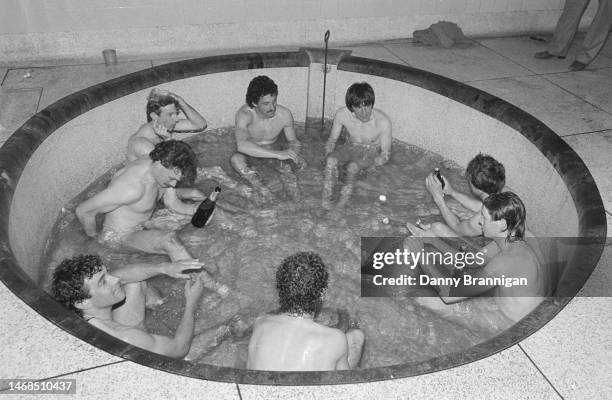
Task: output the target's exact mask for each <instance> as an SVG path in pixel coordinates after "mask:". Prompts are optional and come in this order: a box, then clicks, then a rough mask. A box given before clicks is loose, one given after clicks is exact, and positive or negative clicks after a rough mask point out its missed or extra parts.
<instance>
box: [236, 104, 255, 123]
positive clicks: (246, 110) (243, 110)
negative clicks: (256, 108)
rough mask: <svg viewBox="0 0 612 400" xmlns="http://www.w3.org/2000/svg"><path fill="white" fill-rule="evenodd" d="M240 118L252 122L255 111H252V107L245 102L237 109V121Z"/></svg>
mask: <svg viewBox="0 0 612 400" xmlns="http://www.w3.org/2000/svg"><path fill="white" fill-rule="evenodd" d="M238 119H240V120H246V121H248V122H250V121H251V120H252V119H253V113H252V112H251V107H249V105H248V104H243V105H242V106H240V108H239V109H238V110H237V111H236V121H238Z"/></svg>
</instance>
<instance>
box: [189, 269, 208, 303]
mask: <svg viewBox="0 0 612 400" xmlns="http://www.w3.org/2000/svg"><path fill="white" fill-rule="evenodd" d="M202 292H204V286H203V285H202V279H201V277H200V274H197V275H193V276H192V277H191V279H189V280H188V281H187V282H185V305H189V306H194V305H195V304H196V303H197V302H198V300H199V299H200V297H201V296H202Z"/></svg>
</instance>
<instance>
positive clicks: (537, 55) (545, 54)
mask: <svg viewBox="0 0 612 400" xmlns="http://www.w3.org/2000/svg"><path fill="white" fill-rule="evenodd" d="M533 56H534V57H535V58H539V59H541V60H547V59H549V58H553V57H557V58H559V59H561V60H563V59H564V58H565V56H556V55H554V54H551V53H549V52H548V50H544V51H538V52H537V53H535V54H534V55H533Z"/></svg>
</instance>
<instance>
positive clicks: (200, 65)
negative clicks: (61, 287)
mask: <svg viewBox="0 0 612 400" xmlns="http://www.w3.org/2000/svg"><path fill="white" fill-rule="evenodd" d="M309 64H310V60H309V58H308V55H307V54H306V53H305V52H304V51H294V52H268V53H244V54H233V55H224V56H214V57H202V58H197V59H191V60H184V61H177V62H173V63H168V64H163V65H159V66H155V67H151V68H147V69H145V70H141V71H138V72H134V73H131V74H128V75H124V76H121V77H118V78H115V79H112V80H109V81H106V82H103V83H100V84H97V85H94V86H91V87H89V88H86V89H83V90H81V91H78V92H75V93H73V94H70V95H68V96H66V97H64V98H62V99H60V100H58V101H57V102H55V103H53V104H51V105H50V106H48V107H47V108H45V109H44V110H42V111H40V112H38V113H37V114H36V115H34V116H33V117H31V118H30V119H29V120H28V121H27V122H26V123H25V124H24V125H23V126H22V127H21V128H19V129H18V130H17V131H15V133H14V134H13V135H12V136H11V137H10V138H9V139H8V140H7V142H6V143H5V144H4V145H3V146H2V148H0V171H1V172H2V173H3V174H2V177H0V219H1V223H0V229H1V234H2V236H3V239H4V240H3V242H4V244H5V245H4V246H2V248H1V249H0V264H1V265H0V280H2V281H3V282H4V283H5V284H6V286H7V287H8V288H9V290H11V291H12V292H13V293H14V294H15V295H16V296H17V297H19V298H20V299H21V300H22V301H24V302H25V303H26V304H28V305H29V306H30V307H31V308H33V309H34V310H35V311H36V312H38V313H39V314H40V315H42V316H43V317H44V318H46V319H47V320H49V321H51V322H52V323H53V324H55V325H56V326H58V327H59V328H61V329H62V330H65V331H67V332H68V333H70V334H72V335H73V336H76V337H77V338H80V339H81V340H84V341H86V342H88V343H90V344H92V345H94V346H96V347H98V348H100V349H102V350H104V351H107V352H109V353H111V354H113V355H116V356H119V357H122V358H124V359H128V360H131V361H134V362H137V363H139V364H142V365H145V366H149V367H152V368H156V369H159V370H162V371H166V372H171V373H175V374H179V375H184V376H188V377H193V378H200V379H208V380H213V381H220V382H232V383H243V384H259V385H327V384H347V383H362V382H372V381H378V380H386V379H396V378H403V377H409V376H414V375H420V374H425V373H432V372H437V371H441V370H444V369H448V368H452V367H456V366H459V365H463V364H466V363H469V362H473V361H477V360H479V359H482V358H485V357H488V356H491V355H494V354H496V353H498V352H500V351H503V350H504V349H507V348H508V347H511V346H513V345H514V344H516V343H518V342H519V341H521V340H524V339H525V338H526V337H528V336H529V335H531V334H533V333H534V332H535V331H537V330H538V329H540V328H541V327H542V326H544V325H545V324H546V323H548V322H549V321H550V320H551V319H552V318H553V317H554V316H555V315H556V314H557V313H558V312H560V311H561V310H562V309H563V307H564V306H565V305H566V304H567V303H568V302H569V301H570V300H571V299H572V298H573V295H572V296H564V297H560V298H549V299H547V300H546V301H544V302H543V303H542V304H541V305H540V306H539V307H538V308H536V310H534V311H533V312H532V313H531V314H530V315H528V316H527V317H525V318H524V319H523V320H521V321H520V322H519V323H517V324H516V325H514V326H513V327H512V328H510V329H508V330H507V331H504V332H503V333H502V334H500V335H498V336H496V337H494V338H491V339H490V340H487V341H486V342H483V343H480V344H478V345H476V346H474V347H471V348H469V349H467V350H464V351H462V352H458V353H454V354H447V355H444V356H441V357H437V358H434V359H430V360H426V361H420V362H414V363H405V364H398V365H393V366H384V367H377V368H369V369H364V370H355V371H324V372H274V371H252V370H241V369H235V368H229V367H219V366H214V365H206V364H191V363H189V362H186V361H182V360H174V359H170V358H167V357H164V356H160V355H158V354H155V353H151V352H148V351H146V350H142V349H140V348H137V347H134V346H131V345H128V344H126V343H124V342H122V341H120V340H118V339H116V338H114V337H112V336H110V335H108V334H106V333H104V332H102V331H99V330H98V329H96V328H94V327H93V326H91V325H89V324H88V323H86V322H85V321H84V320H82V319H80V318H74V317H75V314H73V313H72V312H70V311H68V310H67V309H65V308H64V307H63V306H61V305H60V304H59V303H57V302H55V300H53V299H52V297H51V296H50V295H49V294H47V293H46V292H44V291H43V290H42V289H41V288H40V287H39V286H37V285H36V284H35V283H34V281H33V280H32V279H31V278H30V277H29V276H28V275H27V274H26V273H25V272H24V270H23V269H21V268H20V267H19V266H18V264H17V262H16V260H15V258H14V255H13V254H12V252H11V250H10V243H9V234H8V225H9V218H10V215H9V212H10V205H11V200H12V195H13V193H14V189H15V187H16V184H17V182H18V180H19V177H20V176H21V173H22V171H23V170H24V168H25V166H26V164H27V162H28V160H29V158H30V157H31V155H32V154H33V153H34V151H35V150H36V148H37V147H38V146H39V145H40V144H41V143H42V142H43V141H44V140H45V139H46V137H48V136H49V135H51V134H52V133H53V132H54V131H55V130H56V129H57V128H59V127H60V126H62V125H63V124H65V123H66V122H68V121H69V120H71V119H73V118H75V117H76V116H78V115H80V114H82V113H84V112H86V111H89V110H91V109H93V108H95V107H98V106H100V105H102V104H104V103H106V102H109V101H112V100H115V99H117V98H120V97H122V96H125V95H127V94H129V93H132V92H135V91H137V90H142V89H146V88H149V87H153V86H156V85H159V84H162V83H166V82H171V81H175V80H179V79H186V78H189V77H193V76H199V75H205V74H209V73H215V72H227V71H237V70H244V69H260V68H281V67H307V66H308V65H309ZM338 69H339V70H344V71H350V72H360V73H367V74H370V75H377V76H382V77H385V78H389V79H396V80H400V81H403V82H407V83H409V84H413V85H416V86H419V87H422V88H424V89H427V90H430V91H433V92H436V93H438V94H441V95H443V96H445V97H448V98H451V99H453V100H456V101H459V102H461V103H463V104H466V105H468V106H470V107H472V108H475V109H477V110H478V111H480V112H483V113H484V114H486V115H489V116H491V117H493V118H495V119H497V120H499V121H501V122H503V123H505V124H506V125H509V126H511V127H512V128H514V129H515V130H517V131H518V132H520V133H521V134H522V135H523V136H525V137H526V138H527V139H528V140H529V141H530V142H532V143H533V144H534V145H535V146H536V147H537V148H538V149H539V150H540V152H541V153H542V154H543V155H544V156H545V157H546V158H547V159H548V160H549V162H551V164H552V165H553V167H554V168H555V170H556V171H557V173H558V174H559V175H560V176H561V178H562V179H563V180H564V183H565V184H566V186H567V187H568V190H569V191H570V193H571V195H572V199H573V201H574V205H575V206H576V210H577V211H578V214H579V233H580V235H581V237H584V238H589V239H592V240H593V242H594V244H595V254H594V253H592V251H593V248H589V249H590V250H589V254H581V250H580V249H579V250H578V253H577V254H576V255H575V257H576V258H577V259H580V256H581V255H582V256H588V258H589V259H591V260H593V265H592V268H590V270H589V271H588V275H587V276H583V278H584V279H583V282H582V283H584V282H585V281H586V280H587V279H588V276H590V273H591V272H592V270H593V269H594V268H595V266H596V265H597V262H598V260H599V258H600V257H601V253H602V252H603V246H604V242H605V238H606V228H607V226H606V216H605V209H604V207H603V201H602V199H601V195H600V193H599V190H598V188H597V186H596V185H595V182H594V179H593V177H592V176H591V174H590V172H589V171H588V169H587V167H586V165H585V164H584V162H583V161H582V160H581V159H580V157H579V156H578V155H577V154H576V153H575V152H574V151H573V150H572V149H571V148H570V147H569V146H568V145H567V144H566V143H565V142H564V141H563V140H562V139H561V138H559V137H558V136H557V135H556V134H555V133H554V132H553V131H552V130H550V129H549V128H548V127H547V126H546V125H544V124H543V123H542V122H540V121H539V120H537V119H536V118H534V117H533V116H531V115H530V114H528V113H526V112H525V111H523V110H520V109H519V108H517V107H515V106H513V105H511V104H509V103H507V102H505V101H503V100H501V99H499V98H497V97H495V96H492V95H490V94H488V93H486V92H483V91H480V90H479V89H476V88H473V87H471V86H468V85H465V84H462V83H460V82H457V81H454V80H452V79H449V78H446V77H442V76H440V75H436V74H433V73H430V72H427V71H423V70H419V69H416V68H412V67H407V66H403V65H398V64H392V63H387V62H383V61H378V60H370V59H365V58H360V57H352V56H345V57H343V58H342V60H341V61H340V62H339V64H338ZM363 71H368V72H363ZM383 74H388V75H391V76H395V77H396V78H393V77H390V76H388V75H383ZM397 77H401V78H403V79H397ZM416 78H419V79H418V80H417V79H416ZM451 89H454V90H451ZM470 99H471V101H468V100H470ZM466 101H467V102H466ZM517 116H519V117H520V118H521V121H517V120H516V118H517ZM519 122H520V123H519ZM517 128H518V129H517ZM548 146H550V147H548ZM543 147H545V148H543ZM559 152H560V153H561V156H562V157H563V160H565V162H571V163H572V168H570V169H569V170H570V171H572V173H571V174H570V173H568V171H562V170H561V164H559V163H558V161H559V159H558V158H556V157H555V155H558V154H557V153H559ZM561 156H560V157H561ZM576 168H577V169H578V170H576ZM572 176H573V177H575V176H580V177H581V185H580V186H579V187H578V186H577V185H575V184H574V182H573V181H571V177H572ZM568 180H569V184H568ZM585 188H586V189H587V190H585ZM583 251H586V250H583ZM580 286H582V285H580ZM542 321H545V322H544V323H542Z"/></svg>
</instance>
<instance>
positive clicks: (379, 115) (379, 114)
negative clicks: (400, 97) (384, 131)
mask: <svg viewBox="0 0 612 400" xmlns="http://www.w3.org/2000/svg"><path fill="white" fill-rule="evenodd" d="M374 113H375V115H376V121H377V123H378V124H379V125H391V118H389V116H388V115H387V114H385V112H384V111H382V110H379V109H378V108H375V109H374Z"/></svg>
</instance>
